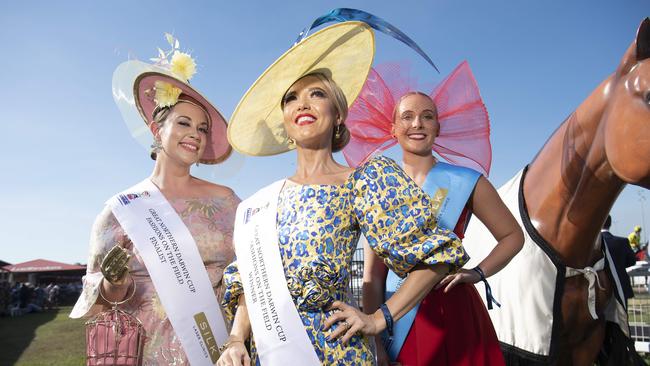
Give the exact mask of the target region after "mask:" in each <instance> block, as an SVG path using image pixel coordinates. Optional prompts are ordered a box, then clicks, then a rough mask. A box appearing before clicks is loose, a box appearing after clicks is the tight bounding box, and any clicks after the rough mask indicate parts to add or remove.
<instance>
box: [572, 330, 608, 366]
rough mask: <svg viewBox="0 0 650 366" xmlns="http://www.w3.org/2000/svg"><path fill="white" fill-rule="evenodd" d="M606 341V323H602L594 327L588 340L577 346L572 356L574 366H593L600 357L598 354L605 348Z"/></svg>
mask: <svg viewBox="0 0 650 366" xmlns="http://www.w3.org/2000/svg"><path fill="white" fill-rule="evenodd" d="M604 340H605V322H604V321H603V322H601V323H600V324H598V325H597V326H596V327H594V328H593V329H592V330H591V332H590V333H589V335H588V336H587V338H586V339H585V340H584V341H583V342H582V343H580V344H578V345H576V347H575V348H574V349H573V354H572V355H571V356H572V357H571V358H572V359H573V365H574V366H593V364H594V360H596V357H598V352H599V351H600V349H601V348H602V346H603V341H604Z"/></svg>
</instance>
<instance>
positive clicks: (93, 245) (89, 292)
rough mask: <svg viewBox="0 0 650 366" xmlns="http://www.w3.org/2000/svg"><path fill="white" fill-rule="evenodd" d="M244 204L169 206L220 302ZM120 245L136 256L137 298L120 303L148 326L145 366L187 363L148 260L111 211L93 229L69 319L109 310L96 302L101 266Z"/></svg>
mask: <svg viewBox="0 0 650 366" xmlns="http://www.w3.org/2000/svg"><path fill="white" fill-rule="evenodd" d="M239 202H240V200H239V198H238V197H237V196H236V195H234V194H233V195H230V196H228V197H225V198H222V197H205V198H190V199H174V200H170V204H171V205H172V206H173V207H174V209H175V210H176V212H177V213H178V214H179V216H180V217H181V219H182V220H183V222H184V223H185V225H186V226H187V228H188V229H189V230H190V233H192V236H193V237H194V240H195V241H196V245H197V246H198V249H199V253H200V254H201V258H202V259H203V263H204V264H205V268H206V270H207V272H208V277H209V278H210V281H211V283H212V286H213V288H214V293H215V296H217V298H218V299H221V298H222V296H221V293H220V288H221V279H222V275H223V271H224V268H225V267H226V266H227V265H228V264H229V263H231V262H232V261H233V258H234V255H235V254H234V249H233V246H232V235H233V225H234V222H235V212H236V209H237V205H238V204H239ZM118 242H122V243H125V244H124V247H125V248H126V250H127V251H128V252H129V254H131V255H132V258H131V261H130V262H129V267H130V273H131V276H132V277H133V278H134V279H135V281H136V282H137V292H136V294H135V296H134V297H133V298H132V299H131V300H130V301H129V302H127V303H125V304H123V305H120V309H122V310H124V311H127V312H128V313H130V314H132V315H134V316H136V317H137V318H138V319H140V321H141V322H142V324H143V325H144V329H145V331H146V339H145V345H144V361H143V365H186V364H188V362H187V358H186V356H185V352H184V351H183V348H182V347H181V344H180V340H179V339H178V337H177V336H176V334H175V333H174V329H173V328H172V325H171V323H170V322H169V319H167V315H166V314H165V309H164V308H163V306H162V305H161V303H160V299H159V298H158V295H157V293H156V289H155V288H154V286H153V283H152V281H151V277H149V273H148V272H147V269H146V267H145V265H144V261H143V260H142V258H141V257H140V255H139V253H138V250H137V249H136V248H135V247H134V246H133V244H132V243H131V242H130V241H129V240H128V238H127V237H126V235H125V233H124V231H123V230H122V228H121V227H120V224H119V223H118V222H117V220H116V219H115V217H114V216H113V213H112V212H111V210H110V208H108V207H105V208H104V210H103V211H102V212H101V213H100V214H99V216H97V219H96V220H95V224H94V225H93V228H92V233H91V237H90V256H89V259H88V270H87V274H86V276H85V277H84V281H83V282H84V287H83V292H82V294H81V296H80V297H79V300H77V303H76V304H75V307H74V309H73V310H72V312H71V313H70V317H71V318H80V317H90V316H93V315H96V314H98V313H99V312H101V311H103V310H107V309H106V307H105V306H102V305H98V304H96V302H97V298H98V296H99V286H100V284H101V280H102V277H103V276H102V274H101V271H100V264H101V262H102V259H103V258H104V256H105V255H106V253H107V252H108V251H109V250H110V249H111V248H112V247H113V246H114V245H115V244H116V243H118ZM181 301H182V300H181Z"/></svg>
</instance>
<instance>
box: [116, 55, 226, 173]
mask: <svg viewBox="0 0 650 366" xmlns="http://www.w3.org/2000/svg"><path fill="white" fill-rule="evenodd" d="M128 79H131V80H133V82H132V84H131V85H132V89H131V90H130V91H128V92H129V93H128V94H131V95H128V94H126V93H127V90H124V89H126V88H125V86H126V85H125V84H127V85H128V84H129V81H128ZM125 81H126V82H125ZM156 81H163V82H166V83H169V84H171V85H173V86H174V87H176V88H179V89H180V90H181V94H180V96H179V102H182V101H183V100H189V101H191V102H193V103H196V104H198V105H199V106H201V107H203V109H205V111H206V112H207V113H208V116H209V118H210V131H209V134H208V136H209V137H208V141H207V144H206V147H205V150H204V151H203V155H202V156H201V157H200V159H199V162H200V163H202V164H217V163H220V162H222V161H224V160H226V159H227V158H228V156H230V153H231V151H232V148H231V147H230V144H229V143H228V139H227V137H226V131H227V127H228V125H227V123H226V119H225V118H224V117H223V116H222V115H221V113H219V110H218V109H217V108H216V107H214V106H213V105H212V103H210V101H208V99H207V98H205V97H204V96H203V95H202V94H201V93H200V92H198V91H197V90H196V89H194V88H193V87H192V86H190V85H189V84H187V83H185V82H183V81H181V80H179V79H178V78H176V77H175V76H174V75H173V74H171V72H170V71H168V70H165V69H163V68H160V67H157V66H154V65H151V64H147V63H144V62H141V61H127V62H124V63H122V64H121V65H120V66H118V68H117V69H116V70H115V73H114V75H113V97H114V98H115V102H116V103H117V104H118V107H120V109H121V110H122V114H123V116H124V118H125V122H126V123H127V125H128V126H129V129H131V132H132V134H133V135H134V137H135V138H136V139H138V140H139V141H142V137H141V136H138V135H142V132H140V133H138V131H137V130H139V129H136V128H135V126H133V125H134V123H133V121H129V119H133V114H132V113H128V112H126V113H125V111H124V108H123V107H122V106H121V105H120V104H122V105H124V104H125V103H124V102H126V104H130V105H132V104H131V102H130V101H129V99H131V98H129V97H132V98H133V99H132V100H133V102H132V103H133V104H135V107H136V108H137V110H138V112H139V115H140V117H141V118H142V119H143V120H144V122H145V123H146V126H149V125H150V124H151V123H152V122H153V111H154V109H155V108H156V102H155V101H154V96H155V94H156V93H155V89H154V85H155V83H156ZM120 84H121V85H120ZM140 124H142V122H140ZM140 126H142V125H140ZM147 129H148V128H147ZM149 135H151V134H149ZM151 138H152V139H153V136H151Z"/></svg>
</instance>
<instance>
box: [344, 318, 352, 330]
mask: <svg viewBox="0 0 650 366" xmlns="http://www.w3.org/2000/svg"><path fill="white" fill-rule="evenodd" d="M343 326H344V327H345V329H350V323H348V321H347V320H344V321H343Z"/></svg>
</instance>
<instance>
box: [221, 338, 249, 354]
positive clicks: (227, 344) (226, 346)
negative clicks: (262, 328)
mask: <svg viewBox="0 0 650 366" xmlns="http://www.w3.org/2000/svg"><path fill="white" fill-rule="evenodd" d="M233 343H244V341H242V340H239V339H235V340H232V341H227V342H226V343H224V344H222V345H221V347H219V353H223V351H225V350H226V349H227V348H228V347H230V346H231V345H232V344H233Z"/></svg>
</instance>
